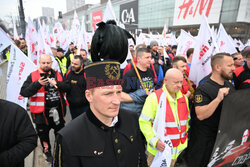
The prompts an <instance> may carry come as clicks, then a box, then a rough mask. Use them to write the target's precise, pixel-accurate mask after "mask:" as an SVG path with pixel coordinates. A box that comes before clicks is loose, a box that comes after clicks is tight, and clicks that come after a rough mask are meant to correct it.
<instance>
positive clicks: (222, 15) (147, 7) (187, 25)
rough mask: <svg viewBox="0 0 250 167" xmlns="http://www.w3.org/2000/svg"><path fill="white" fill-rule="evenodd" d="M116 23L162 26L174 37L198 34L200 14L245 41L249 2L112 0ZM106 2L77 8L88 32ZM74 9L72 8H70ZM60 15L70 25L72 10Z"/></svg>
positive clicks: (147, 27) (134, 26) (157, 29)
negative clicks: (186, 33) (181, 31)
mask: <svg viewBox="0 0 250 167" xmlns="http://www.w3.org/2000/svg"><path fill="white" fill-rule="evenodd" d="M111 2H112V5H113V9H114V13H115V15H116V18H117V20H118V21H120V22H122V23H123V24H124V25H125V27H126V29H128V30H130V31H131V32H135V31H136V29H141V30H142V31H143V32H147V33H148V32H152V33H157V32H158V33H161V32H162V30H163V27H164V25H165V24H166V26H167V27H168V32H174V33H175V34H176V35H178V34H179V33H180V30H181V29H184V30H185V31H189V32H190V33H191V34H192V35H194V36H195V35H197V33H198V29H199V26H200V22H201V18H202V15H206V17H207V19H208V22H209V24H210V26H214V27H215V28H217V29H218V27H219V24H220V23H222V24H223V25H224V27H225V29H226V31H227V32H228V33H229V34H230V35H231V36H232V37H233V38H237V39H240V40H242V41H243V42H246V40H247V39H249V38H250V28H249V27H250V0H234V1H232V0H154V1H152V0H113V1H111ZM105 8H106V1H105V0H102V1H101V4H97V5H86V4H85V5H83V6H79V7H78V8H76V9H75V10H76V12H77V14H78V17H79V18H80V19H81V18H82V17H85V22H86V29H87V31H92V30H93V29H94V28H95V24H96V23H97V22H99V21H101V20H102V17H103V14H104V11H105ZM73 10H74V9H73ZM73 10H71V11H68V12H67V13H65V14H63V20H64V21H65V20H66V22H67V24H70V23H71V22H72V20H73V16H74V11H73Z"/></svg>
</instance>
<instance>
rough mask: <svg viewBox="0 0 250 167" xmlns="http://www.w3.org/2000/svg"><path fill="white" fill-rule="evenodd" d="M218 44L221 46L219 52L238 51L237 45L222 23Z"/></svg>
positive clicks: (231, 52)
mask: <svg viewBox="0 0 250 167" xmlns="http://www.w3.org/2000/svg"><path fill="white" fill-rule="evenodd" d="M217 45H218V47H219V52H226V53H230V54H233V53H236V52H237V50H236V49H235V45H234V44H233V43H232V41H231V39H230V38H229V36H228V34H227V32H226V30H225V29H224V27H223V25H222V24H220V27H219V31H218V36H217Z"/></svg>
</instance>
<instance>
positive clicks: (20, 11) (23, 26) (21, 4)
mask: <svg viewBox="0 0 250 167" xmlns="http://www.w3.org/2000/svg"><path fill="white" fill-rule="evenodd" d="M19 5H20V6H19V17H20V25H21V30H22V34H23V37H25V32H26V31H25V16H24V11H23V1H22V0H19Z"/></svg>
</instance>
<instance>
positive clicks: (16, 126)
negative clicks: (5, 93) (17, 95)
mask: <svg viewBox="0 0 250 167" xmlns="http://www.w3.org/2000/svg"><path fill="white" fill-rule="evenodd" d="M36 145H37V135H36V132H35V129H34V127H33V125H32V123H31V121H30V118H29V115H28V114H27V112H26V111H25V110H24V109H23V108H22V107H20V106H19V105H17V104H15V103H12V102H9V101H6V100H2V99H0V166H1V167H24V159H25V157H27V156H28V155H29V154H30V153H31V152H32V150H34V149H35V148H36Z"/></svg>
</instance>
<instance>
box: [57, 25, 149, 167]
mask: <svg viewBox="0 0 250 167" xmlns="http://www.w3.org/2000/svg"><path fill="white" fill-rule="evenodd" d="M124 31H125V30H123V29H121V28H120V27H118V26H116V25H112V24H108V23H106V24H105V23H103V22H101V23H99V25H98V29H97V30H96V32H95V35H94V36H93V40H92V45H91V48H93V52H91V56H92V60H94V63H93V64H90V65H88V66H86V67H85V69H84V70H85V73H86V81H87V90H86V92H85V95H86V98H87V100H88V101H89V103H90V108H89V109H88V110H87V112H86V113H84V114H82V115H80V116H79V117H77V118H76V119H74V120H73V121H72V122H71V123H69V124H68V125H67V126H66V127H65V128H63V129H62V130H61V131H60V132H59V135H58V137H57V140H56V143H55V154H54V160H53V166H54V167H61V166H63V167H71V166H74V167H82V166H93V167H106V166H107V167H108V166H110V167H138V166H140V167H144V166H145V167H146V166H147V163H146V157H145V149H144V143H143V140H142V134H141V132H140V128H139V123H138V116H137V114H136V113H134V112H130V111H126V110H119V107H120V101H121V92H122V87H121V80H120V63H122V62H123V61H124V60H125V58H126V57H123V58H120V59H119V62H120V63H119V62H117V61H114V60H116V59H115V58H117V57H119V56H121V55H122V56H124V55H125V56H126V55H127V52H128V42H127V41H128V39H127V38H128V37H127V34H125V32H124ZM100 32H101V33H102V34H104V36H102V38H101V41H99V40H100V38H99V35H100ZM113 33H114V34H113ZM117 33H118V34H117ZM109 37H112V40H109ZM120 37H122V38H123V39H124V40H121V39H119V38H120ZM97 43H98V44H97ZM110 43H114V45H115V46H116V47H115V48H116V49H117V50H118V51H120V53H114V51H113V49H112V48H113V45H112V46H110V45H111V44H110ZM96 44H97V45H99V49H94V48H95V46H96ZM119 44H120V45H119ZM105 46H107V47H105ZM107 48H108V50H105V49H107ZM109 49H110V50H109ZM100 50H102V51H104V52H100ZM105 51H107V52H105ZM99 56H100V57H99ZM116 56H117V57H116ZM99 58H104V61H98V59H99ZM108 60H109V61H108ZM110 60H113V61H110Z"/></svg>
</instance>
